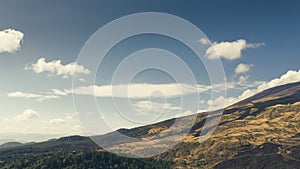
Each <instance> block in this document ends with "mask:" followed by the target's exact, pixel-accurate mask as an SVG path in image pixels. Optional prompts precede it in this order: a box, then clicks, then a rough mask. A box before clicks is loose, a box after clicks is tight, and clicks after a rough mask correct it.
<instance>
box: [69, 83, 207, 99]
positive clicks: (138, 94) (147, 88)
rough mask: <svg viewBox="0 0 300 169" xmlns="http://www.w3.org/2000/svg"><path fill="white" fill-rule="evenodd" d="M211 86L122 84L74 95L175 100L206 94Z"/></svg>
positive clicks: (83, 89)
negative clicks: (182, 96)
mask: <svg viewBox="0 0 300 169" xmlns="http://www.w3.org/2000/svg"><path fill="white" fill-rule="evenodd" d="M209 89H210V86H200V85H199V86H198V85H197V86H196V85H189V84H176V83H169V84H146V83H145V84H129V85H127V84H120V85H103V86H96V85H92V86H82V87H78V88H76V89H74V91H73V92H74V94H81V95H94V96H96V97H115V98H149V97H150V96H151V97H156V98H159V97H167V98H174V97H180V96H181V95H188V94H194V93H198V92H204V91H207V90H209Z"/></svg>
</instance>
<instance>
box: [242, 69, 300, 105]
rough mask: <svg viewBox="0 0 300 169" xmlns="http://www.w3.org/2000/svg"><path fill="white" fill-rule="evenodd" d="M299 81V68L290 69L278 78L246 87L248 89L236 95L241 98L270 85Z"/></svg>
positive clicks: (270, 86)
mask: <svg viewBox="0 0 300 169" xmlns="http://www.w3.org/2000/svg"><path fill="white" fill-rule="evenodd" d="M299 81H300V70H298V71H293V70H290V71H288V72H287V73H286V74H284V75H282V76H281V77H279V78H276V79H273V80H271V81H269V82H264V83H262V84H261V85H259V86H258V87H257V88H255V89H248V90H246V91H244V92H243V93H242V94H241V95H240V96H239V97H238V100H243V99H245V98H247V97H251V96H253V95H255V94H257V93H259V92H262V91H264V90H266V89H269V88H272V87H276V86H280V85H285V84H288V83H295V82H299Z"/></svg>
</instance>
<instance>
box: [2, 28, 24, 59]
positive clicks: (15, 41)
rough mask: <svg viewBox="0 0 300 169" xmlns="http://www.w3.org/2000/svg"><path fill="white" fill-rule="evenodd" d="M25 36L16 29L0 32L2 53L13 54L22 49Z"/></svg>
mask: <svg viewBox="0 0 300 169" xmlns="http://www.w3.org/2000/svg"><path fill="white" fill-rule="evenodd" d="M23 37H24V34H23V33H22V32H20V31H17V30H14V29H5V30H2V31H0V53H4V52H8V53H13V52H15V51H17V50H18V49H20V47H21V41H22V40H23Z"/></svg>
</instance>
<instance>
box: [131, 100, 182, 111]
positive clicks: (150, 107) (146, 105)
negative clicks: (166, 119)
mask: <svg viewBox="0 0 300 169" xmlns="http://www.w3.org/2000/svg"><path fill="white" fill-rule="evenodd" d="M134 107H135V109H136V110H138V111H139V112H142V113H144V112H155V113H162V112H165V111H170V110H180V109H181V108H180V107H176V106H173V105H172V104H170V103H158V102H152V101H148V100H145V101H138V102H136V103H135V104H134Z"/></svg>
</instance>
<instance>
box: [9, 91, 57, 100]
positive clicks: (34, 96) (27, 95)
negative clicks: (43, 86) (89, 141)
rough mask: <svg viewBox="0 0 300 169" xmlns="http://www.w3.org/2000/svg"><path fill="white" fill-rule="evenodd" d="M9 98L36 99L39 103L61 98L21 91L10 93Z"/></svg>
mask: <svg viewBox="0 0 300 169" xmlns="http://www.w3.org/2000/svg"><path fill="white" fill-rule="evenodd" d="M7 96H8V97H15V98H27V99H36V100H37V101H39V102H42V101H44V100H48V99H59V98H60V96H58V95H53V94H47V95H42V94H34V93H26V92H21V91H16V92H10V93H8V94H7Z"/></svg>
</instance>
